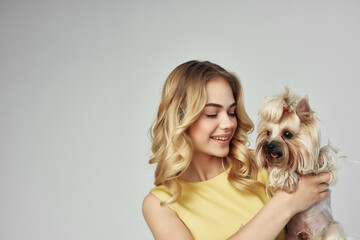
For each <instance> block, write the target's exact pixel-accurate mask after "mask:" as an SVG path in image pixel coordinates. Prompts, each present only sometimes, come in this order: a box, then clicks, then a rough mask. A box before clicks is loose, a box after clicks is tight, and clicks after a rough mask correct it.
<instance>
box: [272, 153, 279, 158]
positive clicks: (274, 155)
mask: <svg viewBox="0 0 360 240" xmlns="http://www.w3.org/2000/svg"><path fill="white" fill-rule="evenodd" d="M271 156H272V157H273V158H277V157H278V156H279V155H277V154H275V153H271Z"/></svg>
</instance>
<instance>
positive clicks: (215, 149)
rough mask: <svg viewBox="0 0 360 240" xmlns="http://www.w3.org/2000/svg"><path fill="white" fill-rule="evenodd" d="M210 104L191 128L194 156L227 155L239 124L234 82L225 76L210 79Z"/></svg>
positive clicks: (208, 98)
mask: <svg viewBox="0 0 360 240" xmlns="http://www.w3.org/2000/svg"><path fill="white" fill-rule="evenodd" d="M205 89H206V94H207V102H206V105H205V107H204V109H203V111H202V113H201V115H200V116H199V118H198V119H197V120H196V121H195V122H194V123H193V124H192V125H191V126H190V127H189V130H188V134H189V137H190V138H191V140H192V142H193V146H194V157H198V156H203V157H225V156H227V155H228V154H229V144H230V140H231V139H232V137H233V135H234V132H235V130H236V127H237V120H236V116H235V108H236V102H235V99H234V96H233V92H232V90H231V88H230V85H229V84H228V82H227V81H226V80H225V79H224V78H223V77H215V78H212V79H210V80H209V81H208V82H207V83H206V86H205Z"/></svg>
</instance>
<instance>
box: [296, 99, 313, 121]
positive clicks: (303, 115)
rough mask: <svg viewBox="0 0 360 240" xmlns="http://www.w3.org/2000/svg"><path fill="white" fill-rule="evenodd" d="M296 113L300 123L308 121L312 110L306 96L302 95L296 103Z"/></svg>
mask: <svg viewBox="0 0 360 240" xmlns="http://www.w3.org/2000/svg"><path fill="white" fill-rule="evenodd" d="M296 114H297V115H298V117H299V118H300V121H301V123H309V122H310V120H311V118H312V116H313V112H312V110H311V108H310V105H309V99H308V96H304V97H303V98H302V99H301V100H300V102H299V103H298V104H297V105H296Z"/></svg>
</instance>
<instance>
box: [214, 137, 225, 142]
mask: <svg viewBox="0 0 360 240" xmlns="http://www.w3.org/2000/svg"><path fill="white" fill-rule="evenodd" d="M210 138H211V139H215V140H221V141H227V140H228V139H229V137H210Z"/></svg>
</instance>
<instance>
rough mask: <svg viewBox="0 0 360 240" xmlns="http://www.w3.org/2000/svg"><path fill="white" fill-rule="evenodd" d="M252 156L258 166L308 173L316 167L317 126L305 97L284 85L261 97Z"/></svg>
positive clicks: (317, 151)
mask: <svg viewBox="0 0 360 240" xmlns="http://www.w3.org/2000/svg"><path fill="white" fill-rule="evenodd" d="M259 115H260V120H259V123H258V127H257V130H258V136H257V140H256V159H257V164H258V166H259V167H261V168H266V169H270V168H274V167H277V168H280V169H283V170H285V171H289V172H298V173H309V172H311V171H312V169H314V167H316V166H315V165H316V164H317V158H318V155H319V140H320V130H319V123H318V120H317V119H316V118H315V117H314V115H313V112H312V110H311V108H310V106H309V102H308V98H307V97H306V96H305V97H303V98H300V97H299V96H297V95H295V94H293V93H291V92H290V91H289V89H288V88H286V89H285V90H284V92H283V94H281V95H277V96H274V97H268V98H265V101H264V102H263V104H262V106H261V108H260V110H259Z"/></svg>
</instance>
